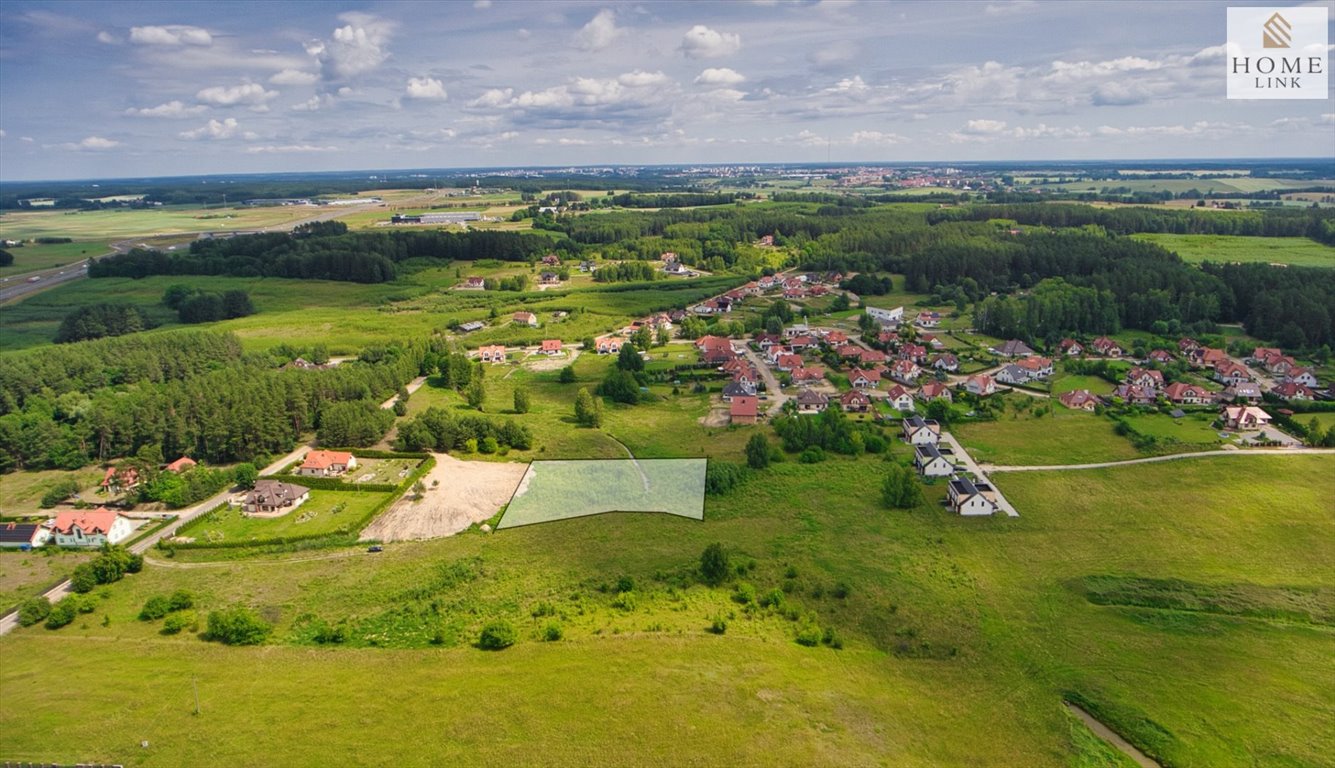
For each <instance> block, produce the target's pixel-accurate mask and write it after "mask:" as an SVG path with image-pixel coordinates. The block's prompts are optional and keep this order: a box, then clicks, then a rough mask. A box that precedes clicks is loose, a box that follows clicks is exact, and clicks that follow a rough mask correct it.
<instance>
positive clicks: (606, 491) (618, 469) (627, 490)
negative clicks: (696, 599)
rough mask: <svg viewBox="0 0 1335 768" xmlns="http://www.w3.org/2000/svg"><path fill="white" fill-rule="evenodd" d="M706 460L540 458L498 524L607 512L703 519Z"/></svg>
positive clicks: (542, 520)
mask: <svg viewBox="0 0 1335 768" xmlns="http://www.w3.org/2000/svg"><path fill="white" fill-rule="evenodd" d="M706 461H707V460H706V459H629V460H611V461H608V460H603V461H535V462H533V463H532V464H529V465H528V471H527V472H525V473H524V479H523V480H522V481H520V483H519V488H518V489H517V490H516V491H515V495H514V497H513V498H511V499H510V506H509V507H508V508H507V509H506V511H505V515H504V516H502V517H501V521H500V523H499V524H498V525H497V526H496V527H497V528H516V527H518V526H521V525H532V524H534V523H547V522H551V521H553V520H565V519H567V518H571V517H585V516H587V515H599V514H602V513H604V512H663V513H665V514H669V515H679V516H681V517H689V518H692V519H694V520H703V519H704V517H705V463H706Z"/></svg>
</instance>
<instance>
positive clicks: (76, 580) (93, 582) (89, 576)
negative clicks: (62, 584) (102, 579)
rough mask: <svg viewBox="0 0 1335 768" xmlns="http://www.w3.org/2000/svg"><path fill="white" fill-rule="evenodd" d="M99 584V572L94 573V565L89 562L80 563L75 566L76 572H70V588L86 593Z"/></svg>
mask: <svg viewBox="0 0 1335 768" xmlns="http://www.w3.org/2000/svg"><path fill="white" fill-rule="evenodd" d="M96 586H97V574H95V573H93V566H92V565H90V564H88V563H79V564H78V565H76V566H74V573H71V574H70V589H71V590H73V591H75V592H78V593H79V594H85V593H87V592H92V591H93V587H96Z"/></svg>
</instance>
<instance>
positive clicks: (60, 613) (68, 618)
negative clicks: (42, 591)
mask: <svg viewBox="0 0 1335 768" xmlns="http://www.w3.org/2000/svg"><path fill="white" fill-rule="evenodd" d="M75 605H76V603H75V601H74V595H70V596H69V597H66V598H65V599H63V600H61V601H60V602H58V603H56V604H55V605H53V606H52V607H51V612H50V613H48V614H47V615H46V628H47V629H60V628H61V627H63V626H65V625H66V624H69V623H71V622H73V621H74V617H75V615H76V614H77V613H78V609H77V608H76V607H75Z"/></svg>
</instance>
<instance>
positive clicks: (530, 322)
mask: <svg viewBox="0 0 1335 768" xmlns="http://www.w3.org/2000/svg"><path fill="white" fill-rule="evenodd" d="M512 319H513V321H514V323H515V325H527V326H528V327H530V328H537V327H538V316H537V315H535V314H533V313H532V312H516V313H515V314H514V317H513V318H512Z"/></svg>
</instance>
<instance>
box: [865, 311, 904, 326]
mask: <svg viewBox="0 0 1335 768" xmlns="http://www.w3.org/2000/svg"><path fill="white" fill-rule="evenodd" d="M864 311H865V312H866V313H867V316H868V317H870V318H871V319H872V320H875V321H876V322H878V323H880V324H881V325H882V326H887V325H899V324H900V323H901V322H903V321H904V308H903V307H895V308H894V309H881V308H879V307H867V308H866V309H865V310H864Z"/></svg>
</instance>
